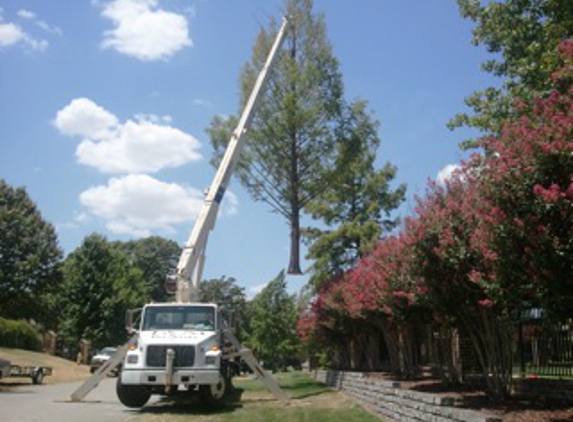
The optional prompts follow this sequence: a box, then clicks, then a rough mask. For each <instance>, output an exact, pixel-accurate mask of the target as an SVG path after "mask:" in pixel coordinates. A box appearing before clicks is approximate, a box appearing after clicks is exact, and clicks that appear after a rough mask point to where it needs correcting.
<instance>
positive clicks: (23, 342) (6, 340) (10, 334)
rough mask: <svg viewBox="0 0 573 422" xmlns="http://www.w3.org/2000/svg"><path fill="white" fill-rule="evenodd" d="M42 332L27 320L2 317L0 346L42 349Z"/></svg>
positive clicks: (0, 322)
mask: <svg viewBox="0 0 573 422" xmlns="http://www.w3.org/2000/svg"><path fill="white" fill-rule="evenodd" d="M40 346H41V343H40V334H39V333H38V331H37V330H36V329H35V328H34V327H32V326H31V325H30V324H29V323H28V322H26V321H14V320H9V319H4V318H0V347H10V348H14V349H26V350H40Z"/></svg>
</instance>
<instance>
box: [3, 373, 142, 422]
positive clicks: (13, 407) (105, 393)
mask: <svg viewBox="0 0 573 422" xmlns="http://www.w3.org/2000/svg"><path fill="white" fill-rule="evenodd" d="M80 384H81V383H70V384H56V385H49V384H48V385H29V386H28V385H24V386H18V387H16V388H14V389H13V390H12V391H9V392H0V421H2V422H39V421H46V422H48V421H50V422H51V421H58V422H123V421H127V420H129V419H131V418H133V417H135V416H137V415H139V411H138V410H131V409H128V408H126V407H124V406H123V405H122V404H121V403H120V402H119V401H118V399H117V397H116V396H115V378H108V379H105V380H103V381H102V382H101V383H100V385H99V386H98V387H97V388H96V389H95V390H93V391H92V392H91V393H90V394H88V395H87V397H86V398H85V400H84V401H83V402H80V403H72V402H70V395H71V394H72V393H73V392H74V391H75V389H76V388H77V387H79V386H80ZM152 401H153V398H152V400H151V401H150V403H149V404H151V403H152Z"/></svg>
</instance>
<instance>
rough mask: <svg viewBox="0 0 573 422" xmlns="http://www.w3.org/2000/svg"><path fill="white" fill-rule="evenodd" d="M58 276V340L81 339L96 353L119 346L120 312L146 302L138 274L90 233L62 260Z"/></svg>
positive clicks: (121, 335)
mask: <svg viewBox="0 0 573 422" xmlns="http://www.w3.org/2000/svg"><path fill="white" fill-rule="evenodd" d="M63 272H64V286H63V289H62V293H61V309H62V312H61V320H60V335H61V337H62V338H63V339H64V341H66V342H67V343H68V344H77V342H78V341H79V340H80V339H82V338H86V339H89V340H91V341H92V345H93V347H95V348H96V349H99V348H102V347H104V346H110V345H111V346H114V345H117V344H120V343H122V342H123V341H124V340H125V338H126V333H125V330H124V320H125V319H124V318H125V311H126V310H127V309H131V308H135V307H138V306H141V305H143V304H144V303H145V302H147V301H148V300H149V293H148V291H147V288H146V285H145V283H144V280H143V277H142V273H141V271H140V270H139V269H138V268H136V267H134V266H133V265H131V264H130V263H129V261H128V259H127V257H126V255H125V254H123V253H122V252H120V251H119V250H118V249H117V248H116V247H114V246H113V245H112V244H110V243H108V242H107V241H106V239H105V238H104V237H102V236H100V235H97V234H93V235H91V236H88V237H87V238H85V239H84V242H83V244H82V245H81V246H80V247H79V248H78V249H76V250H75V251H74V252H72V253H71V254H70V255H69V256H68V257H67V258H66V261H65V263H64V268H63Z"/></svg>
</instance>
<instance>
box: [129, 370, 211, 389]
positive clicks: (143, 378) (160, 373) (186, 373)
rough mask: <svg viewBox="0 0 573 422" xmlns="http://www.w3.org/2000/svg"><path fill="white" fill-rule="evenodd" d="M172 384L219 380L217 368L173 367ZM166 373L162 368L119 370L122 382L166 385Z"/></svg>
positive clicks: (205, 383)
mask: <svg viewBox="0 0 573 422" xmlns="http://www.w3.org/2000/svg"><path fill="white" fill-rule="evenodd" d="M170 378H171V380H170V381H171V382H170V384H172V385H208V384H217V383H218V382H219V370H217V369H201V370H197V369H175V370H174V371H173V373H172V374H171V377H170ZM168 379H169V377H168V374H167V372H166V371H165V370H164V369H124V370H123V371H122V372H121V383H122V384H133V385H150V386H154V385H167V384H168Z"/></svg>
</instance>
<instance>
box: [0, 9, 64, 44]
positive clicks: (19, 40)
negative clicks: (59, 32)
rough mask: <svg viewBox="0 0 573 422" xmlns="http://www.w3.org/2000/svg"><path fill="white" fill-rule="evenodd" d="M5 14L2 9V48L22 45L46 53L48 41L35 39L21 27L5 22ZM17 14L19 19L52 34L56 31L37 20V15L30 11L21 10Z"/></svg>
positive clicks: (0, 16)
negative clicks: (32, 23)
mask: <svg viewBox="0 0 573 422" xmlns="http://www.w3.org/2000/svg"><path fill="white" fill-rule="evenodd" d="M3 12H4V11H3V10H2V9H0V48H6V47H12V46H16V45H22V46H24V47H28V48H29V49H31V50H35V51H44V50H45V49H46V48H48V45H49V44H48V41H46V40H44V39H39V38H35V37H33V36H32V35H30V33H29V32H27V31H26V30H25V29H24V28H22V27H21V26H20V25H17V24H15V23H12V22H4V16H3ZM17 14H18V17H20V18H22V19H24V20H27V21H28V20H30V21H33V22H34V23H35V24H36V25H38V26H40V27H42V28H44V29H46V30H49V31H50V32H52V33H53V32H54V31H56V29H55V28H52V27H50V26H49V25H48V24H47V23H45V22H43V21H40V20H38V19H37V18H36V14H35V13H33V12H30V11H29V10H19V11H18V13H17Z"/></svg>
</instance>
